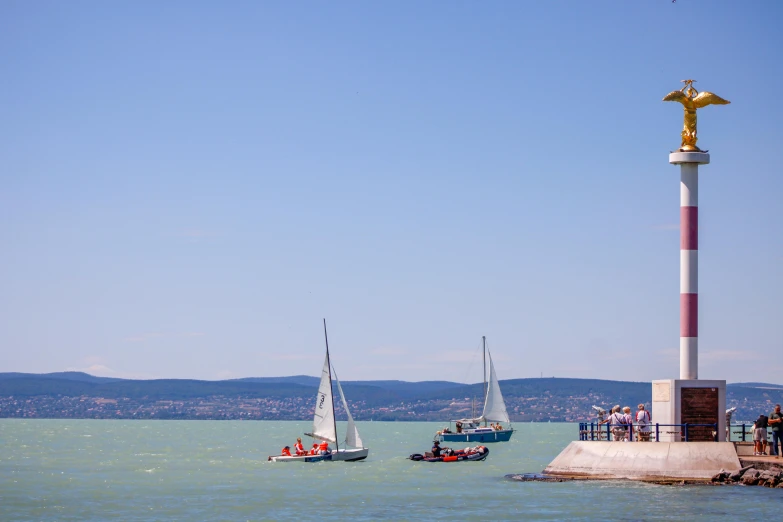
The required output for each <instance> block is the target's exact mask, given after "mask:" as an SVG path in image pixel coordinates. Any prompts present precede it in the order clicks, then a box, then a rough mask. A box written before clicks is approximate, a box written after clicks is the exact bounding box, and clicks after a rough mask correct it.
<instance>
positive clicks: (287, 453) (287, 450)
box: [283, 446, 291, 457]
mask: <svg viewBox="0 0 783 522" xmlns="http://www.w3.org/2000/svg"><path fill="white" fill-rule="evenodd" d="M283 456H284V457H290V456H291V447H290V446H286V447H285V448H283Z"/></svg>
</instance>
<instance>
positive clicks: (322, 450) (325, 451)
mask: <svg viewBox="0 0 783 522" xmlns="http://www.w3.org/2000/svg"><path fill="white" fill-rule="evenodd" d="M331 452H332V450H331V449H330V448H329V443H328V442H326V441H323V442H321V444H319V445H318V454H319V455H329V454H330V453H331Z"/></svg>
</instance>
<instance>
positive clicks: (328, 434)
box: [269, 319, 370, 462]
mask: <svg viewBox="0 0 783 522" xmlns="http://www.w3.org/2000/svg"><path fill="white" fill-rule="evenodd" d="M324 340H325V341H326V359H325V360H324V366H323V369H322V370H321V384H320V385H319V386H318V393H317V394H316V396H315V414H314V415H313V431H312V433H305V435H307V436H308V437H312V438H313V439H314V440H320V441H325V442H327V443H330V444H334V445H335V449H333V450H331V452H329V453H328V454H325V455H291V456H289V455H279V456H273V457H269V460H271V461H273V462H320V461H323V460H328V461H337V460H343V461H349V462H351V461H355V460H363V459H366V458H367V455H368V454H369V453H370V449H369V448H365V447H364V442H362V439H361V437H360V436H359V430H358V429H357V428H356V423H355V422H354V421H353V416H352V415H351V411H350V410H349V409H348V402H347V401H346V400H345V394H344V393H343V388H342V386H340V380H339V379H338V378H337V372H334V368H333V367H332V364H331V361H330V359H329V338H328V337H327V335H326V319H324ZM333 374H334V380H335V382H336V383H337V391H338V392H339V393H340V400H341V401H342V404H343V408H344V409H345V413H346V414H347V416H348V429H347V430H346V433H345V439H344V441H343V442H342V447H341V446H340V444H339V443H338V442H337V421H336V419H335V415H334V395H333V394H332V375H333Z"/></svg>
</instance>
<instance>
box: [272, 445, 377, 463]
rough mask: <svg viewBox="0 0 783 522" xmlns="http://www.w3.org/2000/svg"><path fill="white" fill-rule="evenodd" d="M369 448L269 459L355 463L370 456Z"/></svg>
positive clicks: (278, 460) (280, 456) (276, 460)
mask: <svg viewBox="0 0 783 522" xmlns="http://www.w3.org/2000/svg"><path fill="white" fill-rule="evenodd" d="M369 453H370V449H369V448H356V449H342V448H340V449H339V450H337V451H332V452H331V453H330V454H329V455H302V456H296V455H292V456H290V457H289V456H288V455H278V456H276V457H269V460H270V461H272V462H323V461H327V462H336V461H342V462H355V461H357V460H364V459H366V458H367V455H369Z"/></svg>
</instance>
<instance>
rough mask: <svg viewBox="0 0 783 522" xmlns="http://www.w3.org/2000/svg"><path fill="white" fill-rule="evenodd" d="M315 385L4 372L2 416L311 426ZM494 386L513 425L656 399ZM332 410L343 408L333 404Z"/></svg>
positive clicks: (406, 393)
mask: <svg viewBox="0 0 783 522" xmlns="http://www.w3.org/2000/svg"><path fill="white" fill-rule="evenodd" d="M318 383H319V379H318V378H316V377H312V376H307V375H296V376H289V377H249V378H244V379H233V380H223V381H202V380H194V379H152V380H133V379H113V378H107V377H95V376H92V375H89V374H86V373H82V372H59V373H49V374H25V373H0V417H39V418H142V417H140V415H142V414H143V415H148V417H147V418H188V419H190V418H213V419H222V418H256V419H281V420H285V419H307V418H308V417H309V418H312V417H311V416H312V408H313V399H314V396H315V392H316V389H317V386H318ZM342 385H343V389H344V391H345V394H346V397H347V398H348V401H349V403H351V404H352V406H351V410H352V412H353V413H354V417H355V418H357V419H360V420H362V419H375V420H443V419H446V420H448V419H451V418H460V417H464V416H466V415H470V414H472V411H473V408H474V407H475V408H481V405H482V403H483V383H475V384H462V383H455V382H450V381H424V382H406V381H397V380H380V381H347V382H344V383H342ZM500 386H501V389H502V391H503V396H504V398H505V399H506V406H507V408H508V411H509V414H510V415H511V417H512V419H514V420H516V421H530V420H532V421H542V420H543V421H545V420H552V421H573V420H582V419H587V418H590V416H591V415H592V410H591V408H590V407H591V406H592V405H597V406H601V407H603V408H607V409H608V408H610V407H612V406H614V405H621V406H631V407H634V408H635V406H636V404H638V403H646V404H648V405H649V404H650V401H651V398H652V397H651V395H652V387H651V385H650V383H649V382H628V381H608V380H600V379H569V378H541V379H538V378H532V379H508V380H503V381H500ZM172 401H173V402H178V403H180V404H179V405H173V404H170V403H172ZM335 402H336V407H337V409H338V410H341V405H340V404H339V398H336V400H335ZM776 403H783V385H779V384H768V383H756V382H754V383H733V384H729V385H728V389H727V405H728V406H729V407H731V406H736V407H737V413H736V418H743V419H754V418H756V417H757V416H758V414H759V413H769V411H771V409H772V407H773V406H774V404H776ZM167 404H168V405H167Z"/></svg>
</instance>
